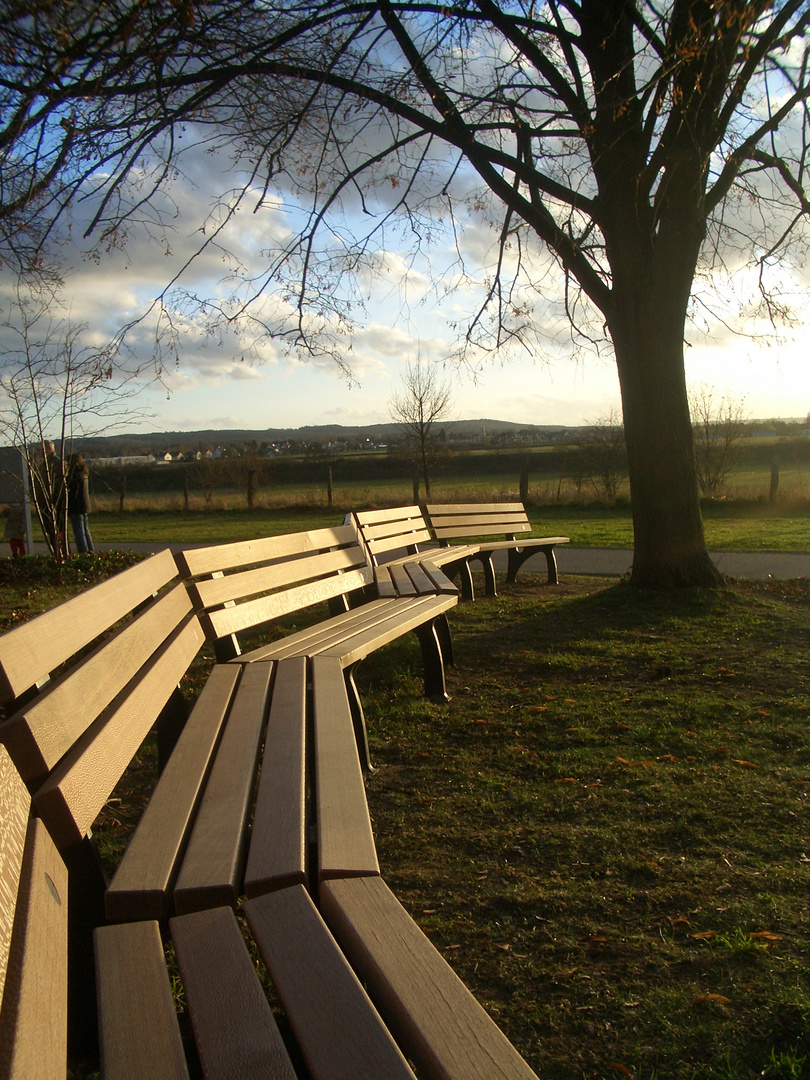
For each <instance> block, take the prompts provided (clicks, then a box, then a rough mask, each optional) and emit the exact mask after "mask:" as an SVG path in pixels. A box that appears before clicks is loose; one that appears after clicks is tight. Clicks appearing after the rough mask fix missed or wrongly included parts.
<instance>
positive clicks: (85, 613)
mask: <svg viewBox="0 0 810 1080" xmlns="http://www.w3.org/2000/svg"><path fill="white" fill-rule="evenodd" d="M176 573H177V568H176V566H175V562H174V559H173V557H172V555H171V552H170V551H168V550H166V551H162V552H160V553H159V554H157V555H153V556H152V558H151V559H145V560H144V561H143V562H141V563H137V564H136V565H135V566H132V567H130V568H129V569H128V570H124V571H123V572H122V573H120V574H116V575H115V577H112V578H108V579H107V580H106V581H102V582H101V583H100V584H99V585H95V586H94V587H93V588H92V589H87V590H86V591H85V592H83V593H80V594H79V595H78V596H75V597H73V599H71V600H66V601H65V602H64V603H63V604H59V606H58V607H55V608H53V609H52V610H51V611H46V612H44V614H42V615H38V616H37V617H36V618H35V619H30V620H29V621H28V622H25V623H23V624H22V625H21V626H17V627H15V628H14V629H13V630H9V631H8V633H7V634H3V635H2V637H0V704H2V703H3V702H6V701H10V700H11V699H12V698H15V697H19V695H20V694H21V693H22V692H23V691H24V690H27V689H28V688H29V687H31V686H34V685H36V684H37V683H40V682H42V681H43V680H44V679H45V678H46V677H47V676H48V675H50V673H51V672H52V671H54V670H55V669H56V668H58V667H59V665H60V664H62V663H64V661H65V660H67V659H68V657H70V656H73V655H74V654H75V653H76V652H78V651H79V650H80V649H82V648H84V646H85V645H88V644H89V643H90V642H91V641H93V639H94V638H96V637H98V635H99V634H101V633H103V632H104V630H106V629H107V628H108V627H110V626H112V625H113V624H114V623H116V622H117V621H118V620H119V619H122V618H123V617H124V616H125V615H127V614H128V613H129V612H130V611H132V609H133V608H135V607H137V606H138V604H140V603H142V602H143V601H144V600H146V599H148V597H150V596H151V595H152V594H153V593H156V592H157V591H158V590H159V589H160V588H162V587H163V586H164V585H165V584H166V583H167V582H168V581H170V580H171V579H172V578H173V577H175V575H176Z"/></svg>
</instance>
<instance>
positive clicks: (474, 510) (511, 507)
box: [425, 502, 526, 518]
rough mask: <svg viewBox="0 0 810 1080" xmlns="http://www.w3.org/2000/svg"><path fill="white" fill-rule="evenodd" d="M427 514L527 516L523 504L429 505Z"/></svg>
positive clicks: (426, 509) (430, 515)
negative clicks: (515, 514) (508, 514)
mask: <svg viewBox="0 0 810 1080" xmlns="http://www.w3.org/2000/svg"><path fill="white" fill-rule="evenodd" d="M425 512H426V513H427V514H428V516H429V517H431V518H432V517H433V515H434V514H448V515H449V514H479V513H480V514H497V513H501V512H506V513H510V514H511V513H519V514H525V513H526V509H525V507H524V506H523V503H519V502H516V503H428V504H427V506H426V507H425Z"/></svg>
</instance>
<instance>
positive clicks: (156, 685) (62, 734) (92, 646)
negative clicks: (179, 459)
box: [0, 551, 204, 849]
mask: <svg viewBox="0 0 810 1080" xmlns="http://www.w3.org/2000/svg"><path fill="white" fill-rule="evenodd" d="M203 643H204V636H203V633H202V629H201V627H200V625H199V623H198V621H197V620H196V618H195V617H194V614H193V611H192V607H191V601H190V599H189V597H188V595H187V593H186V590H185V588H184V587H183V585H182V584H181V583H180V582H179V580H178V576H177V567H176V565H175V562H174V558H173V557H172V555H171V553H170V552H169V551H164V552H161V553H159V554H157V555H154V556H152V557H151V558H149V559H146V560H144V561H143V562H141V563H138V564H136V565H135V566H133V567H131V568H130V569H129V570H125V571H123V572H122V573H120V574H116V575H115V576H114V577H112V578H109V579H107V580H106V581H104V582H102V583H101V584H99V585H96V586H95V587H93V588H91V589H88V590H87V591H86V592H84V593H81V594H80V595H79V596H77V597H75V598H74V599H72V600H68V601H66V602H65V603H63V604H60V605H59V606H58V607H56V608H53V609H52V610H51V611H47V612H45V613H44V614H42V615H39V616H38V617H37V618H35V619H32V620H30V621H29V622H27V623H25V624H23V625H22V626H19V627H16V628H14V629H13V630H11V631H9V632H8V633H7V634H4V635H3V636H2V637H0V700H2V701H3V702H4V703H5V705H6V716H7V717H8V718H7V719H6V720H5V721H4V722H3V723H2V724H0V743H2V744H4V745H5V747H6V748H7V750H8V753H9V755H10V757H11V759H12V761H13V762H14V764H15V766H16V768H17V770H18V771H19V773H20V775H21V776H22V778H23V780H24V782H25V783H26V784H27V785H28V788H29V790H31V791H32V793H33V805H34V808H35V810H36V813H37V814H38V815H39V816H40V817H41V818H42V820H43V821H44V823H45V825H46V827H47V829H48V831H49V833H50V834H51V836H52V837H53V838H54V840H55V841H56V843H57V845H58V847H59V848H60V849H64V848H68V847H70V846H71V845H73V844H75V843H78V842H79V841H80V840H81V839H82V838H83V837H84V836H86V835H87V832H88V830H89V829H90V827H91V825H92V823H93V821H94V820H95V818H96V816H97V815H98V813H99V811H100V810H101V809H102V807H103V806H104V804H105V802H106V801H107V798H108V796H109V794H110V792H111V791H112V790H113V788H114V787H115V785H116V784H117V783H118V780H119V779H120V777H121V775H122V774H123V772H124V770H125V769H126V767H127V766H128V765H129V763H130V761H131V759H132V757H133V755H134V754H135V752H136V750H137V749H138V747H139V746H140V745H141V743H142V742H143V740H144V738H145V737H146V736H147V734H148V733H149V731H150V729H151V728H152V726H153V725H154V724H155V722H156V720H157V719H158V717H159V716H160V714H161V712H162V711H163V709H164V706H165V705H166V703H167V702H168V701H169V699H170V697H171V696H172V694H173V693H174V691H175V690H176V688H177V685H178V683H179V682H180V679H181V678H182V677H183V675H184V674H185V672H186V671H187V669H188V667H189V665H190V664H191V662H192V660H193V659H194V657H195V656H196V655H197V653H198V652H199V650H200V648H201V646H202V645H203Z"/></svg>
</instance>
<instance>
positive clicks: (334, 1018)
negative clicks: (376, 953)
mask: <svg viewBox="0 0 810 1080" xmlns="http://www.w3.org/2000/svg"><path fill="white" fill-rule="evenodd" d="M244 911H245V915H246V916H247V920H248V923H249V924H250V928H251V931H252V933H253V936H254V938H255V940H256V943H257V944H258V946H259V950H260V952H261V954H262V958H263V960H264V962H265V964H266V965H267V968H268V971H269V972H270V976H271V978H272V980H273V982H274V984H275V987H276V990H277V991H278V995H279V997H280V999H281V1003H282V1005H283V1007H284V1011H285V1013H286V1014H287V1018H288V1020H289V1021H290V1025H291V1026H292V1029H293V1032H294V1034H295V1037H296V1040H297V1042H298V1044H299V1047H300V1048H301V1052H302V1054H303V1057H304V1060H305V1062H306V1065H307V1068H308V1069H309V1073H310V1075H311V1077H312V1080H354V1078H355V1077H364V1078H365V1077H369V1078H370V1077H375V1078H376V1077H379V1078H381V1080H382V1078H383V1077H384V1078H385V1080H414V1074H413V1072H412V1071H411V1069H410V1068H409V1067H408V1064H407V1062H406V1061H405V1058H404V1057H403V1056H402V1053H401V1052H400V1050H399V1049H398V1047H397V1045H396V1043H395V1042H394V1040H393V1039H392V1038H391V1035H390V1032H389V1031H388V1029H387V1028H386V1027H385V1025H384V1024H383V1023H382V1021H381V1019H380V1017H379V1014H378V1013H377V1010H376V1009H375V1008H374V1006H373V1005H372V1004H371V1002H370V1000H369V998H368V995H367V994H366V992H365V990H363V987H362V986H361V985H360V983H359V981H358V979H357V976H356V975H355V974H354V972H353V971H352V969H351V968H350V967H349V965H348V963H347V961H346V959H345V957H344V956H343V953H342V952H341V951H340V949H339V948H338V946H337V945H336V943H335V940H334V938H333V937H332V935H331V934H330V933H329V931H328V930H327V928H326V926H325V925H324V922H323V920H322V919H321V917H320V915H319V914H318V911H317V910H316V908H315V905H314V904H313V903H312V900H311V899H310V898H309V895H308V894H307V892H306V890H305V889H304V887H303V886H301V885H296V886H293V887H292V888H289V889H279V890H277V891H276V892H271V893H266V894H265V895H264V896H259V897H256V898H255V899H253V900H247V901H246V902H245V904H244Z"/></svg>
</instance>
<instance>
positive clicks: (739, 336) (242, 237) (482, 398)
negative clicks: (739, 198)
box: [0, 152, 810, 431]
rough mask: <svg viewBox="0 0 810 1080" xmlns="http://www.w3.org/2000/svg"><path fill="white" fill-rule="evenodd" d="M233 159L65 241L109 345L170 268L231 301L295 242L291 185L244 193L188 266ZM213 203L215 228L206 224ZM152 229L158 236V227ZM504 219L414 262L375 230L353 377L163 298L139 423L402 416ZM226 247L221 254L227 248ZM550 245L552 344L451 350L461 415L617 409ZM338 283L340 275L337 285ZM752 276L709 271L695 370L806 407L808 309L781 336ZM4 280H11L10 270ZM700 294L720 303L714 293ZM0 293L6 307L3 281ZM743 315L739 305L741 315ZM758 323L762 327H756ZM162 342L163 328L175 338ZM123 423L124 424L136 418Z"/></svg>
mask: <svg viewBox="0 0 810 1080" xmlns="http://www.w3.org/2000/svg"><path fill="white" fill-rule="evenodd" d="M230 182H231V178H229V177H228V175H227V174H226V164H225V163H224V162H222V161H221V160H220V159H218V158H217V156H216V155H213V154H202V153H193V152H192V153H191V154H190V155H189V157H188V158H187V160H186V162H185V168H184V171H183V172H182V173H180V174H178V177H177V179H176V180H175V182H174V185H173V187H172V189H171V190H170V191H169V192H167V193H166V196H165V197H164V199H165V201H164V203H163V210H164V216H165V217H166V218H167V219H168V223H169V227H168V228H167V229H165V230H161V229H155V228H152V229H149V230H147V229H146V228H138V227H133V228H132V229H131V231H130V235H129V238H128V241H127V243H126V245H125V246H124V247H123V249H122V250H113V251H111V252H108V253H104V254H102V255H101V256H100V257H99V258H97V259H93V258H89V257H88V256H87V254H86V250H87V248H88V244H86V243H84V242H83V241H81V240H80V239H77V238H78V237H79V236H80V233H81V229H80V228H79V227H78V226H79V224H80V221H81V211H79V212H78V214H77V222H76V227H74V229H73V234H72V236H73V238H72V239H71V240H70V241H69V243H68V244H67V245H66V246H65V248H64V249H63V258H64V261H65V263H66V265H67V266H68V267H69V272H68V274H67V280H66V287H65V290H64V297H63V299H64V305H65V307H64V312H65V315H66V316H69V318H70V320H71V322H72V323H73V324H74V325H86V327H87V334H88V336H89V338H90V339H91V340H92V341H94V342H96V343H97V344H103V343H104V342H106V341H107V340H109V339H110V338H111V337H112V336H113V335H115V334H116V333H117V331H118V330H119V329H120V327H121V326H122V325H124V324H126V323H129V322H131V321H133V320H137V319H139V318H141V317H142V316H144V313H146V312H148V311H149V307H150V303H151V302H152V300H153V299H154V298H155V297H156V296H157V295H158V294H159V293H160V292H161V290H162V289H163V288H164V287H165V285H166V283H167V282H168V281H169V280H171V279H172V278H173V277H175V276H176V275H178V274H180V277H179V279H178V283H177V284H178V287H179V288H181V289H182V290H184V291H185V292H186V293H191V294H194V295H197V296H204V297H209V298H218V299H219V300H220V301H221V302H222V303H223V304H225V305H227V304H228V303H230V298H231V297H232V295H233V291H234V289H236V290H239V289H244V288H246V287H247V285H246V283H247V282H249V281H250V280H252V278H253V277H254V276H255V275H257V274H261V272H262V270H263V268H264V267H265V266H266V258H265V257H264V256H263V255H262V252H263V251H264V250H265V249H266V248H267V247H268V246H269V245H270V244H271V243H272V242H274V241H279V240H282V241H283V240H284V239H285V238H286V237H287V236H289V235H290V233H291V230H294V229H295V227H296V220H297V215H298V213H299V211H298V209H297V207H296V205H295V203H294V202H293V201H292V198H289V199H287V200H286V201H285V200H284V199H282V198H277V199H274V200H270V201H269V202H266V203H265V205H264V206H263V207H262V209H261V210H260V211H258V212H254V210H255V207H254V206H253V205H252V204H251V202H250V200H247V201H246V202H245V204H244V205H243V207H242V209H241V210H240V211H239V213H237V214H236V215H235V216H234V218H233V219H232V220H231V221H230V222H229V223H228V225H227V227H226V228H225V230H224V231H223V233H222V234H221V235H219V236H217V237H216V243H211V244H210V246H209V247H207V248H206V249H205V251H204V252H203V253H202V254H201V255H200V256H199V257H198V258H197V259H196V260H194V261H193V262H192V263H191V265H190V266H189V267H188V268H187V269H186V270H185V271H183V272H182V273H181V270H182V268H183V267H184V266H185V265H186V262H187V260H188V258H189V255H190V254H191V253H192V252H193V251H195V250H196V249H197V248H198V247H199V245H200V243H202V242H204V241H205V240H211V238H212V236H213V230H212V219H211V218H210V216H209V215H211V214H212V212H214V211H213V202H212V200H211V196H210V193H211V192H213V191H221V190H224V189H226V188H227V186H228V184H229V183H230ZM206 218H208V219H209V220H208V224H207V225H206V228H205V232H202V231H200V228H199V226H200V222H202V221H204V220H206ZM150 234H151V235H150ZM496 236H497V233H496V232H495V231H494V230H493V229H492V228H491V227H490V226H489V225H487V224H486V223H485V222H483V221H481V220H477V219H474V218H472V217H468V218H467V219H466V221H465V222H464V228H463V230H462V232H461V234H460V235H459V237H458V245H459V249H460V253H461V255H462V256H463V258H464V263H463V265H464V267H465V268H466V270H467V274H466V275H464V274H462V272H461V271H462V265H461V264H460V262H459V251H458V250H456V249H455V248H454V247H453V245H452V244H451V243H450V241H449V237H447V236H445V237H444V238H443V239H441V238H440V240H439V242H438V243H436V244H434V245H433V246H432V247H431V248H430V249H429V251H428V252H426V253H423V254H422V255H421V256H420V257H419V258H417V259H415V260H410V261H409V260H408V258H407V251H406V249H405V248H404V247H402V248H400V247H398V246H397V243H395V242H387V243H385V244H383V243H382V242H380V243H379V244H378V246H377V248H376V249H374V250H373V252H372V255H373V258H372V259H371V262H372V264H373V265H374V266H375V267H376V270H377V273H376V274H372V273H371V272H370V271H369V272H368V273H361V274H360V275H359V277H358V278H357V279H355V280H354V281H352V283H351V287H352V288H354V289H355V290H356V292H357V296H356V300H357V303H358V305H360V304H362V305H363V308H364V310H363V313H362V315H360V316H359V325H358V328H357V329H356V330H355V331H354V332H353V333H352V334H351V335H350V336H349V337H347V338H345V339H344V341H343V343H342V345H341V346H340V348H341V355H342V356H343V358H344V360H345V361H346V363H347V364H349V365H350V367H351V371H352V375H353V381H349V380H347V379H346V378H345V377H344V376H343V375H341V372H340V370H339V367H338V365H337V364H336V363H335V361H334V360H332V359H329V358H324V357H321V358H318V357H309V358H308V359H307V360H306V361H304V360H302V359H301V358H300V357H297V356H294V355H289V354H288V353H287V352H286V351H285V348H284V346H283V343H282V342H281V341H280V340H258V338H257V337H256V335H255V332H254V331H253V330H252V329H251V328H248V329H247V331H246V332H245V333H243V334H242V335H241V336H238V335H237V334H235V333H234V332H231V331H229V330H227V329H226V330H222V329H221V328H220V329H219V330H217V332H216V333H215V334H213V335H212V334H210V333H206V331H205V328H204V327H203V320H202V317H201V315H200V313H199V312H198V311H195V310H194V308H193V306H192V305H190V304H189V303H188V302H187V301H186V302H185V303H183V302H181V300H180V299H179V298H178V294H177V293H176V292H175V293H172V294H170V295H169V297H168V298H167V304H168V308H169V310H170V311H171V312H172V319H173V324H174V331H175V334H174V340H175V342H176V346H177V353H176V356H175V355H174V354H173V353H171V352H167V353H166V355H165V357H164V369H163V378H162V383H160V384H153V385H151V386H146V387H145V388H144V390H143V394H142V399H141V401H140V404H142V405H143V407H144V408H145V409H146V410H148V412H149V414H150V415H149V417H148V419H147V420H145V421H144V422H142V423H141V424H140V425H138V427H139V429H140V430H178V431H192V430H198V429H207V428H214V429H222V428H243V429H265V428H276V427H279V428H281V427H283V428H287V427H290V428H295V427H300V426H303V425H310V424H372V423H375V422H379V421H387V420H388V419H389V401H390V398H391V395H392V394H393V393H395V392H397V391H398V390H400V389H401V378H402V373H403V370H404V366H405V364H406V363H407V362H408V361H409V360H411V361H412V360H414V359H415V358H416V357H417V356H420V357H421V358H422V359H423V360H425V361H432V362H437V363H441V362H443V361H446V360H447V358H448V357H449V356H450V355H451V354H452V352H453V347H454V343H455V341H456V339H457V331H456V329H455V327H456V326H458V325H463V324H464V321H465V318H468V317H469V315H470V313H471V312H474V311H475V309H476V306H477V304H478V303H479V302H480V297H481V295H482V291H481V290H482V286H483V282H484V278H485V273H486V268H487V264H488V263H489V264H490V265H491V262H492V258H493V253H494V242H495V239H496ZM226 250H227V252H228V253H229V254H228V255H227V256H226V255H225V251H226ZM543 258H544V257H543V256H542V255H539V254H538V255H537V260H538V261H537V266H536V270H535V280H541V282H542V286H541V288H542V291H543V292H544V295H545V296H546V297H547V298H549V299H550V301H551V303H550V304H549V305H547V306H545V307H543V308H542V309H541V308H539V307H538V308H537V311H536V319H537V320H538V322H539V325H540V344H538V346H537V347H536V349H534V350H533V352H532V353H531V354H530V353H528V352H526V351H524V352H522V353H521V352H518V353H516V354H513V355H512V356H511V357H509V358H506V359H504V358H502V357H497V358H492V359H489V360H487V361H485V362H482V363H481V364H479V365H478V370H477V371H476V372H475V373H473V372H471V371H470V370H469V369H468V368H464V367H459V366H458V365H456V364H446V365H445V367H444V368H443V373H444V377H445V378H446V379H447V380H448V381H450V382H451V383H452V385H453V387H454V395H455V396H454V406H453V415H454V417H455V418H457V419H474V418H492V419H499V420H511V421H515V422H517V423H529V424H582V423H588V422H590V421H595V420H598V419H600V418H604V417H606V416H608V415H609V414H610V413H611V411H612V410H616V411H618V410H619V409H620V400H619V389H618V380H617V377H616V372H615V366H614V363H613V361H612V358H611V356H610V353H609V350H607V349H604V350H602V353H601V354H600V353H599V352H598V351H597V350H596V349H595V348H590V349H585V350H583V349H580V350H578V351H577V352H576V353H575V354H574V353H573V352H572V350H571V348H570V343H569V341H568V334H567V332H566V329H565V323H564V320H563V319H562V317H561V315H560V312H559V308H557V309H556V313H555V307H554V303H553V301H554V299H555V298H558V295H557V297H555V294H559V283H558V282H557V280H556V278H555V276H554V274H553V273H552V272H551V271H550V268H549V266H548V265H547V264H544V263H543ZM342 286H343V282H341V287H342ZM755 286H756V282H755V279H754V278H753V276H752V275H750V274H748V273H746V272H745V271H743V270H737V271H735V269H734V267H733V266H731V267H730V268H729V269H728V270H727V272H726V273H725V274H724V276H723V277H722V278H718V277H715V278H714V279H713V280H712V281H711V282H705V283H703V284H702V285H701V286H700V287H699V292H701V291H702V294H703V295H702V296H700V297H699V299H700V302H699V303H698V305H697V309H696V310H697V314H698V319H697V321H696V324H695V326H694V327H693V328H692V329H691V330H690V331H689V347H688V349H687V377H688V379H689V382H690V384H691V385H693V386H698V385H704V386H708V387H710V388H711V389H712V390H713V391H714V392H716V393H717V395H718V396H722V395H724V394H728V395H730V396H731V397H733V398H734V399H735V400H744V404H745V409H746V412H747V413H748V415H749V416H751V417H757V418H769V417H804V416H806V415H807V414H808V412H810V378H808V374H807V356H808V352H810V315H808V318H807V322H806V323H804V322H803V320H802V319H801V318H800V319H799V322H798V324H797V325H796V326H795V327H794V328H793V329H792V330H790V331H785V332H783V333H782V334H781V336H780V337H775V336H774V334H773V331H772V328H771V327H770V326H769V325H768V324H766V323H761V322H759V321H757V319H756V318H755V317H754V316H753V315H752V314H751V312H752V310H753V309H752V307H751V304H752V303H753V299H754V296H755ZM0 288H2V281H0ZM806 289H807V282H806V281H802V280H800V279H799V278H798V277H792V276H790V275H788V276H787V278H786V280H785V290H786V292H787V293H788V294H790V295H791V298H792V300H793V302H794V306H795V307H796V309H797V310H798V312H799V314H800V316H801V313H802V307H803V303H804V299H803V298H804V296H805V295H806ZM703 300H706V301H707V303H706V304H705V305H704V304H703V302H702V301H703ZM5 301H6V302H5V303H4V306H5V307H6V308H7V306H8V305H7V301H8V294H7V293H6V297H5ZM254 313H255V314H257V315H259V316H261V318H262V319H264V320H265V322H270V323H272V324H273V325H277V324H278V321H279V320H280V319H282V320H283V318H285V317H288V315H289V305H288V303H287V300H286V298H284V297H282V296H280V295H278V294H277V295H269V296H267V297H266V298H265V299H263V300H262V301H261V302H260V303H259V304H258V305H256V307H255V308H254ZM741 313H742V314H741ZM155 329H156V323H155V317H154V314H147V315H146V317H145V318H144V319H143V321H142V322H141V323H139V324H138V325H137V326H135V328H134V329H133V330H131V331H130V333H129V335H128V337H127V339H126V347H127V355H129V356H134V357H139V358H141V359H144V358H146V357H148V356H149V355H150V354H151V349H152V345H153V342H154V337H155ZM751 332H753V333H754V337H753V338H752V337H751V336H750V334H751ZM164 340H165V337H164ZM124 427H126V425H124Z"/></svg>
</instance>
